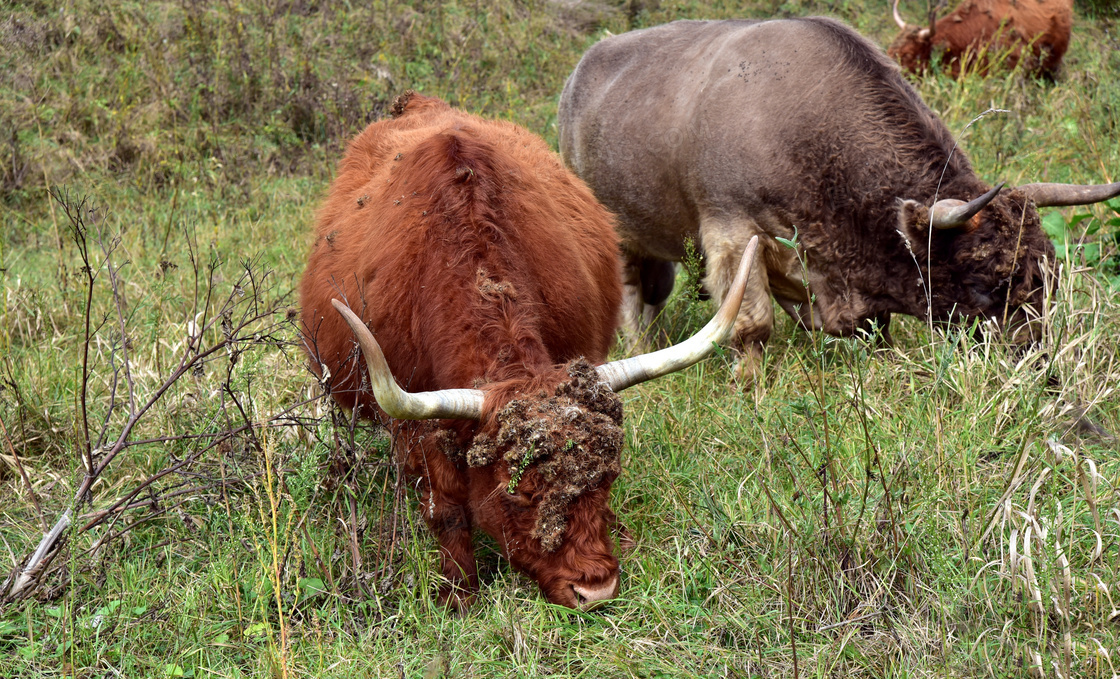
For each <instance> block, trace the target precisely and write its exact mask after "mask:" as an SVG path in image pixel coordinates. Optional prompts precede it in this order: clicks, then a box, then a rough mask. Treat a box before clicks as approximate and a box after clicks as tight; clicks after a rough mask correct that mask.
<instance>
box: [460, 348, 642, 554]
mask: <svg viewBox="0 0 1120 679" xmlns="http://www.w3.org/2000/svg"><path fill="white" fill-rule="evenodd" d="M567 373H568V379H566V380H564V381H562V382H560V384H559V385H557V387H556V389H555V391H554V393H552V394H548V393H547V392H544V391H541V392H539V393H537V394H535V395H530V396H524V397H521V398H516V399H513V400H511V401H510V402H509V403H508V404H506V406H505V407H504V408H502V409H501V410H500V411H499V412H498V415H497V423H498V432H497V434H495V435H494V436H492V437H491V436H489V435H486V434H480V435H479V436H478V437H476V438H475V441H474V445H472V446H471V448H470V450H468V451H467V463H468V464H469V465H470V466H472V467H482V466H486V465H489V464H493V463H495V462H497V461H498V460H499V459H501V460H504V461H505V462H506V464H508V465H509V475H510V486H511V488H510V490H511V491H512V490H513V489H514V487H516V485H517V483H518V481H520V479H521V478H522V476H523V475H524V474H525V473H526V472H527V471H528V470H529V469H530V468H534V469H535V470H536V471H537V473H539V474H540V477H541V478H542V479H543V480H544V484H545V486H544V488H543V489H541V493H540V504H539V506H538V508H537V512H538V514H537V522H536V525H535V526H534V528H533V532H532V536H533V537H534V538H538V539H539V540H540V541H541V546H542V547H543V548H544V550H545V551H546V552H552V551H555V550H556V548H557V547H559V546H560V543H561V542H562V540H563V536H564V530H565V528H566V527H567V510H568V506H569V505H570V504H571V503H572V502H573V501H574V500H576V499H577V498H579V497H580V495H582V494H583V493H585V492H587V491H589V490H593V489H595V488H598V487H599V485H600V484H601V483H603V480H604V479H607V480H608V481H609V480H613V479H614V478H615V477H617V476H618V473H619V471H620V469H621V468H620V458H621V454H622V442H623V435H622V426H621V425H622V401H621V400H620V399H619V397H618V395H617V394H615V393H614V392H612V391H611V390H610V388H609V387H608V386H607V385H605V384H604V383H603V382H601V381H600V380H599V377H598V374H597V373H596V372H595V368H594V367H592V366H591V365H590V364H589V363H587V362H586V361H584V360H576V361H572V362H571V363H569V364H568V366H567Z"/></svg>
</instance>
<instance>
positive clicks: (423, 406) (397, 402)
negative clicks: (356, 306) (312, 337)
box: [331, 299, 484, 420]
mask: <svg viewBox="0 0 1120 679" xmlns="http://www.w3.org/2000/svg"><path fill="white" fill-rule="evenodd" d="M331 304H333V305H334V308H335V309H337V310H338V313H340V314H342V318H343V319H344V320H345V321H346V324H347V325H349V326H350V329H351V330H352V331H354V336H355V337H356V338H357V340H358V346H360V347H361V348H362V355H363V356H365V359H366V368H368V372H369V383H370V387H371V388H372V389H373V397H374V398H375V399H377V405H379V406H381V409H382V410H384V411H385V412H386V413H387V414H388V415H389V417H395V418H396V419H398V420H438V419H448V420H477V419H479V418H480V417H482V401H483V398H484V395H483V393H482V392H481V391H479V390H478V389H441V390H440V391H422V392H418V393H415V394H410V393H408V392H407V391H405V390H403V389H401V388H400V387H399V386H398V385H397V381H396V380H394V379H393V373H391V372H389V364H388V363H386V362H385V354H383V353H381V347H380V345H378V344H377V340H375V339H374V338H373V333H371V332H370V331H369V328H367V327H366V324H365V323H363V322H362V319H360V318H358V315H357V314H355V313H354V312H353V311H351V310H350V308H349V307H348V306H346V305H345V304H343V303H342V302H340V301H338V300H337V299H332V300H331Z"/></svg>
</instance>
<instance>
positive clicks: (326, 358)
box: [301, 95, 621, 606]
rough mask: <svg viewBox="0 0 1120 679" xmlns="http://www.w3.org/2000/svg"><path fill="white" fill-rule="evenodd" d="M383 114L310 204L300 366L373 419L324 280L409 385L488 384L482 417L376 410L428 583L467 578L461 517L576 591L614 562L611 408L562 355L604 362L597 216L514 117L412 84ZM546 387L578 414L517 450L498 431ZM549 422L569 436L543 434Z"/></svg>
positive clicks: (450, 592)
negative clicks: (412, 514)
mask: <svg viewBox="0 0 1120 679" xmlns="http://www.w3.org/2000/svg"><path fill="white" fill-rule="evenodd" d="M394 112H395V113H396V114H397V117H396V118H395V119H392V120H382V121H379V122H376V123H373V124H372V125H370V126H369V127H368V128H366V130H365V131H364V132H362V133H361V134H360V135H359V136H358V137H357V138H355V139H354V140H353V141H352V142H351V143H350V146H349V149H348V151H347V154H346V157H345V158H344V159H343V160H342V162H341V164H340V165H339V171H338V177H337V178H336V179H335V181H334V183H333V184H332V186H331V190H330V195H329V196H328V198H327V200H326V201H325V203H324V204H323V206H322V208H321V210H320V212H319V216H318V227H317V230H318V235H319V237H318V239H317V241H316V244H315V247H314V250H313V251H312V253H311V257H310V261H309V262H308V266H307V271H306V273H305V274H304V278H303V282H302V287H301V295H302V305H303V309H302V313H303V325H304V334H305V343H306V346H307V348H308V352H309V353H310V354H311V357H312V362H311V363H312V367H313V368H314V369H315V370H316V371H318V372H320V373H321V374H322V375H324V376H327V377H325V380H326V382H327V383H328V384H329V387H330V389H331V395H332V396H333V397H334V398H335V399H336V400H338V402H339V403H341V404H342V405H344V406H346V407H348V408H356V409H357V410H358V412H359V414H361V415H363V416H367V417H371V416H378V415H380V416H381V417H382V419H387V418H384V415H383V414H382V413H380V411H379V410H378V409H377V405H376V403H374V401H373V399H372V397H371V395H370V393H369V392H368V391H365V390H363V389H362V381H363V379H364V373H365V365H364V363H362V362H361V361H360V360H358V357H357V354H356V352H355V348H354V342H353V338H352V335H351V332H350V330H349V328H348V327H347V326H346V325H345V323H344V322H343V320H342V319H341V317H340V316H339V315H338V314H337V313H336V312H335V311H334V309H332V308H331V303H330V300H331V298H334V297H337V298H340V299H344V300H345V301H346V302H347V303H348V304H349V305H350V307H351V308H352V309H354V310H355V311H357V312H358V313H359V314H360V315H361V316H362V318H363V320H364V321H365V322H366V323H367V325H368V326H369V327H370V328H372V329H373V330H374V331H375V333H376V337H377V340H378V342H379V343H380V345H381V347H382V350H383V351H384V353H385V357H386V360H387V361H388V364H389V366H390V368H391V369H392V371H393V374H394V376H395V377H396V379H397V381H398V382H399V383H400V384H401V385H402V386H404V387H405V388H406V389H408V390H410V391H430V390H438V389H450V388H471V387H474V388H480V389H482V390H484V391H485V392H486V398H485V403H484V407H483V411H484V412H483V417H482V420H481V421H480V422H464V421H454V422H453V421H439V422H392V423H390V427H391V429H392V431H393V434H394V441H395V450H396V454H397V455H398V456H399V458H400V459H401V460H402V461H403V463H404V467H405V470H406V472H407V473H408V474H409V475H410V477H413V478H414V479H415V482H414V484H413V485H414V486H415V487H416V488H417V489H418V490H419V493H420V506H421V508H422V511H423V515H424V519H425V521H427V523H428V525H429V526H430V527H431V529H432V530H433V531H434V532H435V534H436V537H437V538H438V540H439V543H440V547H441V550H440V551H441V556H442V570H443V574H444V576H445V577H446V578H447V579H448V580H449V581H450V583H451V586H450V587H448V588H445V589H444V590H443V591H442V592H441V596H442V597H443V598H444V599H450V600H451V601H453V602H455V603H462V602H465V601H466V600H467V598H468V597H469V595H470V593H471V592H473V591H475V589H476V588H477V586H478V579H477V571H476V566H475V561H474V552H473V546H472V539H471V533H472V531H473V530H474V529H481V530H483V531H485V532H487V533H488V534H489V535H491V536H492V537H493V538H494V540H496V541H497V543H498V544H499V546H500V547H501V548H502V549H503V551H504V552H505V553H506V555H507V556H508V557H509V560H510V562H511V563H512V564H513V565H514V566H515V567H516V568H519V569H521V570H522V571H524V572H526V573H528V574H529V575H531V576H532V577H534V578H536V579H537V581H538V582H539V583H540V585H541V587H542V589H543V590H544V592H545V593H546V595H547V596H548V597H549V599H550V600H551V601H553V602H555V603H559V604H564V605H568V606H575V605H577V604H578V603H579V600H578V597H577V596H576V592H575V591H574V589H573V587H585V588H587V589H595V588H596V587H600V586H602V585H603V583H606V582H611V579H612V578H614V582H616V583H617V575H618V561H617V560H616V558H615V557H614V555H613V541H612V539H611V537H610V534H609V531H608V526H609V525H611V524H612V523H613V522H614V514H612V513H611V511H610V509H609V508H608V507H607V499H608V496H609V491H610V486H611V483H612V481H613V480H614V478H615V477H616V476H617V475H618V454H619V448H618V446H617V445H615V444H616V443H617V441H616V439H617V438H618V434H617V429H618V422H617V421H616V420H615V419H613V416H612V415H613V414H614V410H612V409H610V408H608V411H609V412H608V411H604V410H602V409H596V406H595V404H594V403H591V402H589V401H587V400H586V399H583V400H580V398H576V397H573V396H571V395H570V394H571V393H574V392H573V390H575V391H579V389H582V388H583V387H580V386H578V385H584V384H585V383H586V381H587V380H588V379H592V378H589V377H588V376H587V374H586V371H585V370H584V369H583V368H580V367H578V366H572V365H564V364H566V363H570V362H571V361H573V360H574V359H577V358H579V357H585V358H586V359H587V361H588V362H590V363H592V364H594V363H601V362H602V361H603V360H604V359H605V358H606V355H607V351H608V349H609V348H610V345H611V342H612V340H613V336H614V329H615V325H616V319H617V313H618V304H619V298H620V294H621V290H620V282H619V271H618V263H617V259H616V258H615V253H616V252H617V247H618V244H617V239H616V236H615V234H614V229H613V224H612V221H611V218H610V216H609V214H608V213H607V212H606V211H605V210H604V209H603V208H602V207H601V206H600V205H599V204H598V203H597V202H596V201H595V199H594V198H593V197H592V196H591V193H590V191H588V190H587V188H586V187H585V186H584V185H583V183H582V182H580V181H579V180H578V179H576V178H575V177H574V176H572V175H571V174H570V173H569V172H568V171H566V170H565V169H564V168H563V167H562V166H561V165H560V162H559V160H558V158H556V156H555V155H554V154H553V153H551V152H550V151H549V150H548V148H547V147H546V145H545V144H544V142H543V141H542V140H540V139H539V138H538V137H536V136H534V135H532V134H530V133H529V132H527V131H525V130H524V129H522V128H520V127H517V126H515V125H513V124H510V123H506V122H500V121H488V120H483V119H481V118H477V117H475V116H471V115H468V114H465V113H462V112H459V111H455V110H453V109H451V108H450V107H449V106H448V105H447V104H445V103H444V102H442V101H439V100H436V99H430V98H427V97H422V96H419V95H411V96H408V95H406V96H405V97H403V98H402V99H401V101H400V102H398V104H397V105H396V106H395V107H394ZM578 365H584V364H578ZM580 393H582V392H580ZM560 403H563V404H564V408H562V412H563V413H564V414H566V413H568V412H569V410H567V409H566V408H573V409H575V410H576V411H578V413H576V414H575V415H574V416H573V417H572V418H571V419H570V420H564V421H562V422H560V421H556V422H554V423H552V424H549V426H548V427H545V430H546V431H545V430H542V433H541V436H542V437H543V438H542V443H541V445H539V446H538V448H537V452H536V457H535V458H534V459H531V460H529V461H528V462H525V463H524V464H522V462H521V460H520V459H517V457H516V453H514V452H512V451H514V450H515V449H517V446H516V445H515V442H513V441H512V440H507V439H509V438H510V437H512V436H514V435H515V434H516V433H517V432H516V431H515V430H514V429H511V427H515V426H516V423H515V420H516V414H517V413H521V412H524V413H525V414H526V417H536V418H537V419H540V420H547V419H548V418H549V417H553V419H554V420H555V419H556V418H555V417H554V416H555V415H556V413H557V411H556V408H557V407H558V404H560ZM534 413H537V414H536V415H534ZM549 413H551V415H550V414H549ZM529 424H531V423H526V426H528V425H529ZM503 432H509V433H508V434H503ZM545 439H547V442H550V443H549V445H553V443H551V442H556V441H561V439H563V441H561V442H566V441H567V440H572V441H573V442H574V443H575V445H574V448H572V449H571V450H570V451H563V450H554V449H553V448H549V447H548V446H546V445H544V442H545ZM481 440H488V441H499V442H501V446H503V447H504V448H503V454H504V452H505V450H507V449H508V451H510V452H509V455H510V457H509V460H508V461H506V462H502V461H500V460H499V459H497V458H493V457H486V456H479V455H478V454H475V453H471V454H468V453H467V451H468V449H471V447H472V445H475V442H476V441H481ZM553 447H554V446H553ZM575 451H578V452H575ZM569 453H570V455H569ZM566 455H567V456H568V457H571V456H572V455H574V458H573V459H577V460H579V462H578V464H576V467H578V468H577V469H575V470H574V471H571V473H569V469H568V468H567V467H563V466H562V468H556V467H555V465H554V461H555V460H561V459H567V457H565V456H566ZM515 472H516V473H520V475H521V478H520V479H519V483H513V484H511V474H513V473H515ZM510 489H512V491H513V492H512V493H511V492H508V491H509V490H510ZM538 508H540V510H539V511H538ZM538 516H542V517H548V523H547V525H544V524H542V525H539V526H538V525H537V524H538V520H537V519H538ZM565 526H566V527H565Z"/></svg>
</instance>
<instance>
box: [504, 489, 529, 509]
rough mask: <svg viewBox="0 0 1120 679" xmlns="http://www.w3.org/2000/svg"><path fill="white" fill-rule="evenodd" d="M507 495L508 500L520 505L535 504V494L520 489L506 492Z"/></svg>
mask: <svg viewBox="0 0 1120 679" xmlns="http://www.w3.org/2000/svg"><path fill="white" fill-rule="evenodd" d="M505 496H506V500H508V501H509V502H510V503H511V504H514V505H517V506H518V507H531V506H532V505H533V496H532V495H530V494H529V493H526V492H523V491H520V490H514V491H513V492H512V493H506V494H505Z"/></svg>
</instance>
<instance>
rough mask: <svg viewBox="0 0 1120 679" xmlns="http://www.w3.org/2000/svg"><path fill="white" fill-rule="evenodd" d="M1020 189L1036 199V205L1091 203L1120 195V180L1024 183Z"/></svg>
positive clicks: (1053, 205)
mask: <svg viewBox="0 0 1120 679" xmlns="http://www.w3.org/2000/svg"><path fill="white" fill-rule="evenodd" d="M1018 189H1019V190H1020V191H1022V192H1023V193H1025V194H1027V196H1028V197H1029V198H1030V199H1031V200H1033V201H1034V204H1035V206H1036V207H1057V206H1059V205H1089V204H1091V203H1099V202H1101V201H1102V200H1108V199H1109V198H1115V197H1116V196H1120V182H1113V183H1112V184H1095V185H1094V184H1023V185H1022V186H1020V187H1018Z"/></svg>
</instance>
